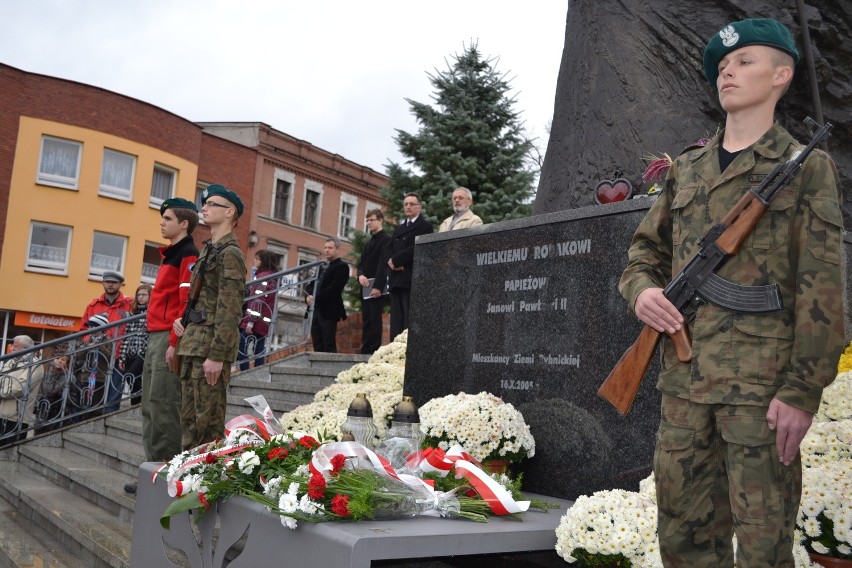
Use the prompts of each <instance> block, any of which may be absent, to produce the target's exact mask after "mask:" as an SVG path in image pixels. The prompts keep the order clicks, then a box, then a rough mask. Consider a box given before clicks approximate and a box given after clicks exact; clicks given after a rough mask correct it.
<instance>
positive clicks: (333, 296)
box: [314, 258, 349, 321]
mask: <svg viewBox="0 0 852 568" xmlns="http://www.w3.org/2000/svg"><path fill="white" fill-rule="evenodd" d="M347 282H349V265H348V264H346V263H345V262H344V261H343V259H340V258H337V259H335V260H332V261H331V262H329V263H328V266H326V267H325V270H323V271H322V274H321V275H320V279H319V283H317V295H316V296H315V297H314V310H315V312H316V313H318V314H319V315H320V316H322V317H323V318H325V319H330V320H334V321H340V320H344V319H346V309H345V308H344V307H343V296H342V294H343V289H344V288H345V287H346V283H347Z"/></svg>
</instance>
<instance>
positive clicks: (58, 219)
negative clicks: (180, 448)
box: [0, 116, 198, 338]
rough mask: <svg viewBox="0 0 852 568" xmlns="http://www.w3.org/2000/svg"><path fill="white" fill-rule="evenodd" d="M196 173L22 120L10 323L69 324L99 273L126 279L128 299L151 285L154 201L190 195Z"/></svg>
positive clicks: (94, 292)
mask: <svg viewBox="0 0 852 568" xmlns="http://www.w3.org/2000/svg"><path fill="white" fill-rule="evenodd" d="M75 161H76V164H75ZM197 178H198V166H197V165H196V164H194V163H192V162H190V161H188V160H186V159H184V158H180V157H178V156H175V155H171V154H168V153H166V152H164V151H162V150H160V149H157V148H152V147H150V146H146V145H143V144H140V143H138V142H134V141H132V140H127V139H123V138H119V137H116V136H112V135H109V134H106V133H104V132H99V131H96V130H89V129H86V128H81V127H77V126H71V125H68V124H62V123H57V122H52V121H46V120H40V119H34V118H28V117H25V116H22V117H21V118H20V123H19V129H18V139H17V144H16V149H15V156H14V163H13V167H12V176H11V184H10V192H9V201H8V210H7V215H6V224H5V236H4V244H3V254H2V257H0V309H3V310H8V311H15V312H16V314H15V322H14V323H15V325H18V326H27V327H36V328H42V329H63V330H76V329H77V328H79V324H80V321H79V318H80V317H81V316H82V314H83V310H84V309H85V307H86V305H87V304H88V303H89V302H90V301H91V300H92V299H93V298H95V297H96V296H99V295H101V294H102V293H103V287H102V284H101V275H102V273H103V272H104V271H105V270H114V271H117V272H120V273H121V274H123V275H124V277H125V288H124V289H123V290H122V291H123V292H124V293H125V294H126V295H133V293H134V291H135V288H136V286H137V285H138V284H139V283H140V282H143V281H144V282H149V283H153V282H154V279H155V278H156V270H157V267H158V266H159V262H160V258H159V255H158V254H157V247H159V246H162V245H164V244H166V243H165V241H164V239H163V237H162V236H161V234H160V229H159V222H160V214H159V205H160V203H162V201H163V198H168V197H183V198H186V199H189V200H190V201H194V200H195V197H196V180H197ZM7 313H9V312H7ZM57 324H59V325H57ZM62 324H65V325H62ZM7 325H8V322H7ZM34 338H35V337H34Z"/></svg>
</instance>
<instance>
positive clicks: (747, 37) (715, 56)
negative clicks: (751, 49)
mask: <svg viewBox="0 0 852 568" xmlns="http://www.w3.org/2000/svg"><path fill="white" fill-rule="evenodd" d="M747 45H766V46H768V47H774V48H775V49H780V50H781V51H783V52H784V53H787V54H789V55H790V56H792V57H793V59H794V60H795V61H796V63H798V62H799V52H798V50H796V42H794V41H793V36H792V35H790V30H788V29H787V28H786V27H784V25H783V24H781V23H780V22H777V21H775V20H772V19H769V18H765V19H752V20H743V21H741V22H734V23H732V24H728V25H727V26H725V27H724V28H722V29H721V31H719V33H717V34H716V35H714V36H713V37H712V38H710V41H709V42H707V46H706V47H705V48H704V76H705V77H707V80H708V81H709V82H710V85H711V86H712V87H713V88H714V89H715V88H716V79H718V78H719V62H720V61H722V58H723V57H725V56H726V55H727V54H729V53H730V52H732V51H734V50H736V49H739V48H741V47H745V46H747Z"/></svg>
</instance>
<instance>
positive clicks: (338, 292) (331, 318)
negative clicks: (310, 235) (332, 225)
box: [305, 239, 349, 353]
mask: <svg viewBox="0 0 852 568" xmlns="http://www.w3.org/2000/svg"><path fill="white" fill-rule="evenodd" d="M322 250H323V254H324V255H325V259H326V260H327V261H328V266H326V267H325V269H324V270H323V271H322V274H320V279H319V282H318V283H317V290H316V293H317V295H316V297H314V296H311V295H308V297H307V298H305V301H307V303H308V305H313V306H314V319H313V321H312V322H311V338H312V339H313V343H314V351H324V352H326V353H337V322H339V321H340V320H345V319H346V309H345V308H344V307H343V296H342V294H343V289H344V288H345V287H346V283H347V282H348V281H349V265H348V264H346V263H345V262H344V261H343V259H341V258H340V241H338V240H337V239H328V240H326V241H325V245H324V246H323V249H322Z"/></svg>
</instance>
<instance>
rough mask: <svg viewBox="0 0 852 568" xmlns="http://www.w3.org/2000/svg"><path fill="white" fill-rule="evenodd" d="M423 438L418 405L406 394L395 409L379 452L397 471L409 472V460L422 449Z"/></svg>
mask: <svg viewBox="0 0 852 568" xmlns="http://www.w3.org/2000/svg"><path fill="white" fill-rule="evenodd" d="M423 438H424V436H423V433H422V432H421V431H420V414H419V413H418V411H417V405H416V404H414V399H413V398H412V397H410V396H404V397H402V402H400V403H399V404H397V405H396V408H395V409H394V412H393V419H392V420H391V427H390V428H389V429H388V433H387V437H386V439H385V440H384V441H383V442H382V444H381V446H380V447H379V449H378V450H377V452H378V453H379V455H381V456H383V457H384V458H385V459H387V460H388V461H389V462H390V463H391V466H393V468H394V469H396V470H397V471H399V472H403V473H409V472H408V471H407V469H408V468H407V460H408V458H409V457H410V456H411V455H413V454H414V453H415V452H417V450H419V449H420V444H421V443H422V442H423Z"/></svg>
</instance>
